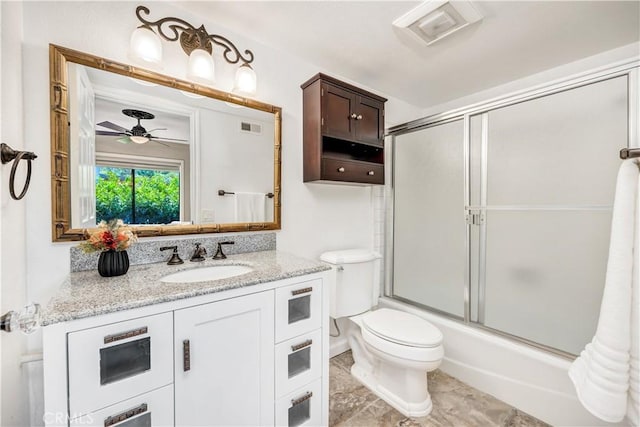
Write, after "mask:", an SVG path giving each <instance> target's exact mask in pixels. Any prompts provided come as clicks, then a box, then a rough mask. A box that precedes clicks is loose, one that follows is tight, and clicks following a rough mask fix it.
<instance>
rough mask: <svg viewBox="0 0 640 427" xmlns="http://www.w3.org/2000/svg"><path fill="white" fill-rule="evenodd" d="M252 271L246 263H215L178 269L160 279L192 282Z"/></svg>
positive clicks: (162, 280)
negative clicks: (210, 265) (176, 271)
mask: <svg viewBox="0 0 640 427" xmlns="http://www.w3.org/2000/svg"><path fill="white" fill-rule="evenodd" d="M252 271H253V268H251V267H247V266H246V265H216V266H212V267H204V268H193V269H191V270H184V271H179V272H178V273H173V274H169V275H167V276H164V277H163V278H162V279H160V281H161V282H165V283H192V282H206V281H209V280H219V279H226V278H229V277H234V276H240V275H241V274H247V273H250V272H252Z"/></svg>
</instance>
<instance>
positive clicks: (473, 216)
mask: <svg viewBox="0 0 640 427" xmlns="http://www.w3.org/2000/svg"><path fill="white" fill-rule="evenodd" d="M466 220H467V225H478V226H480V225H482V224H483V223H484V214H483V213H482V212H480V211H475V212H474V211H471V210H470V211H469V212H468V213H467V215H466Z"/></svg>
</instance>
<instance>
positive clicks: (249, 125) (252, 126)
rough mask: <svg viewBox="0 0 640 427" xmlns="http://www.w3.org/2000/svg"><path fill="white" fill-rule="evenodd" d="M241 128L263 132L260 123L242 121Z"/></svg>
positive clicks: (252, 131) (243, 130)
mask: <svg viewBox="0 0 640 427" xmlns="http://www.w3.org/2000/svg"><path fill="white" fill-rule="evenodd" d="M240 130H241V131H242V132H249V133H255V134H261V133H262V126H260V125H259V124H256V123H249V122H240Z"/></svg>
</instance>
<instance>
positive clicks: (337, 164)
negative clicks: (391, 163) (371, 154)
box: [322, 157, 384, 184]
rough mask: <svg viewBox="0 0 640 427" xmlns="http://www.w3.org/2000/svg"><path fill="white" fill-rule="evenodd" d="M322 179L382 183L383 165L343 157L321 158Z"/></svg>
mask: <svg viewBox="0 0 640 427" xmlns="http://www.w3.org/2000/svg"><path fill="white" fill-rule="evenodd" d="M322 179H326V180H329V181H348V182H362V183H367V184H384V166H383V165H382V164H378V163H370V162H358V161H352V160H343V159H332V158H326V157H325V158H323V159H322Z"/></svg>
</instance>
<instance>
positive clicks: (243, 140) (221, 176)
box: [199, 109, 275, 223]
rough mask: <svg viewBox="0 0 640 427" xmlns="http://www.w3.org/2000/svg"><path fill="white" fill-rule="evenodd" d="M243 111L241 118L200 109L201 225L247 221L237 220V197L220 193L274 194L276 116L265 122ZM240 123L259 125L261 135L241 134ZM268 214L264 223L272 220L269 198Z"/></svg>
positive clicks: (268, 118) (266, 117) (266, 199)
mask: <svg viewBox="0 0 640 427" xmlns="http://www.w3.org/2000/svg"><path fill="white" fill-rule="evenodd" d="M242 110H245V111H246V109H239V110H238V115H236V114H230V113H223V112H220V111H213V110H206V109H202V110H200V134H201V136H202V138H201V139H200V147H199V153H200V155H199V157H200V158H199V161H200V183H201V185H200V196H199V197H200V200H199V202H200V216H199V218H201V219H202V220H201V222H217V223H227V222H246V218H240V219H236V218H235V203H234V197H232V196H224V197H222V196H218V190H225V191H230V192H251V193H269V192H273V158H274V157H273V135H274V131H275V129H274V128H275V126H274V120H273V114H270V113H264V116H265V119H266V120H258V119H255V118H249V117H246V116H242V115H240V114H242ZM261 116H262V115H261ZM240 122H247V123H252V124H257V125H260V127H261V132H260V133H259V134H258V133H250V132H242V131H241V130H240ZM205 135H209V137H205ZM212 136H215V137H212ZM239 159H242V161H241V162H239V161H238V160H239ZM269 159H271V160H269ZM265 212H266V215H265V221H269V222H270V221H273V199H269V198H267V197H266V196H265Z"/></svg>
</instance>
